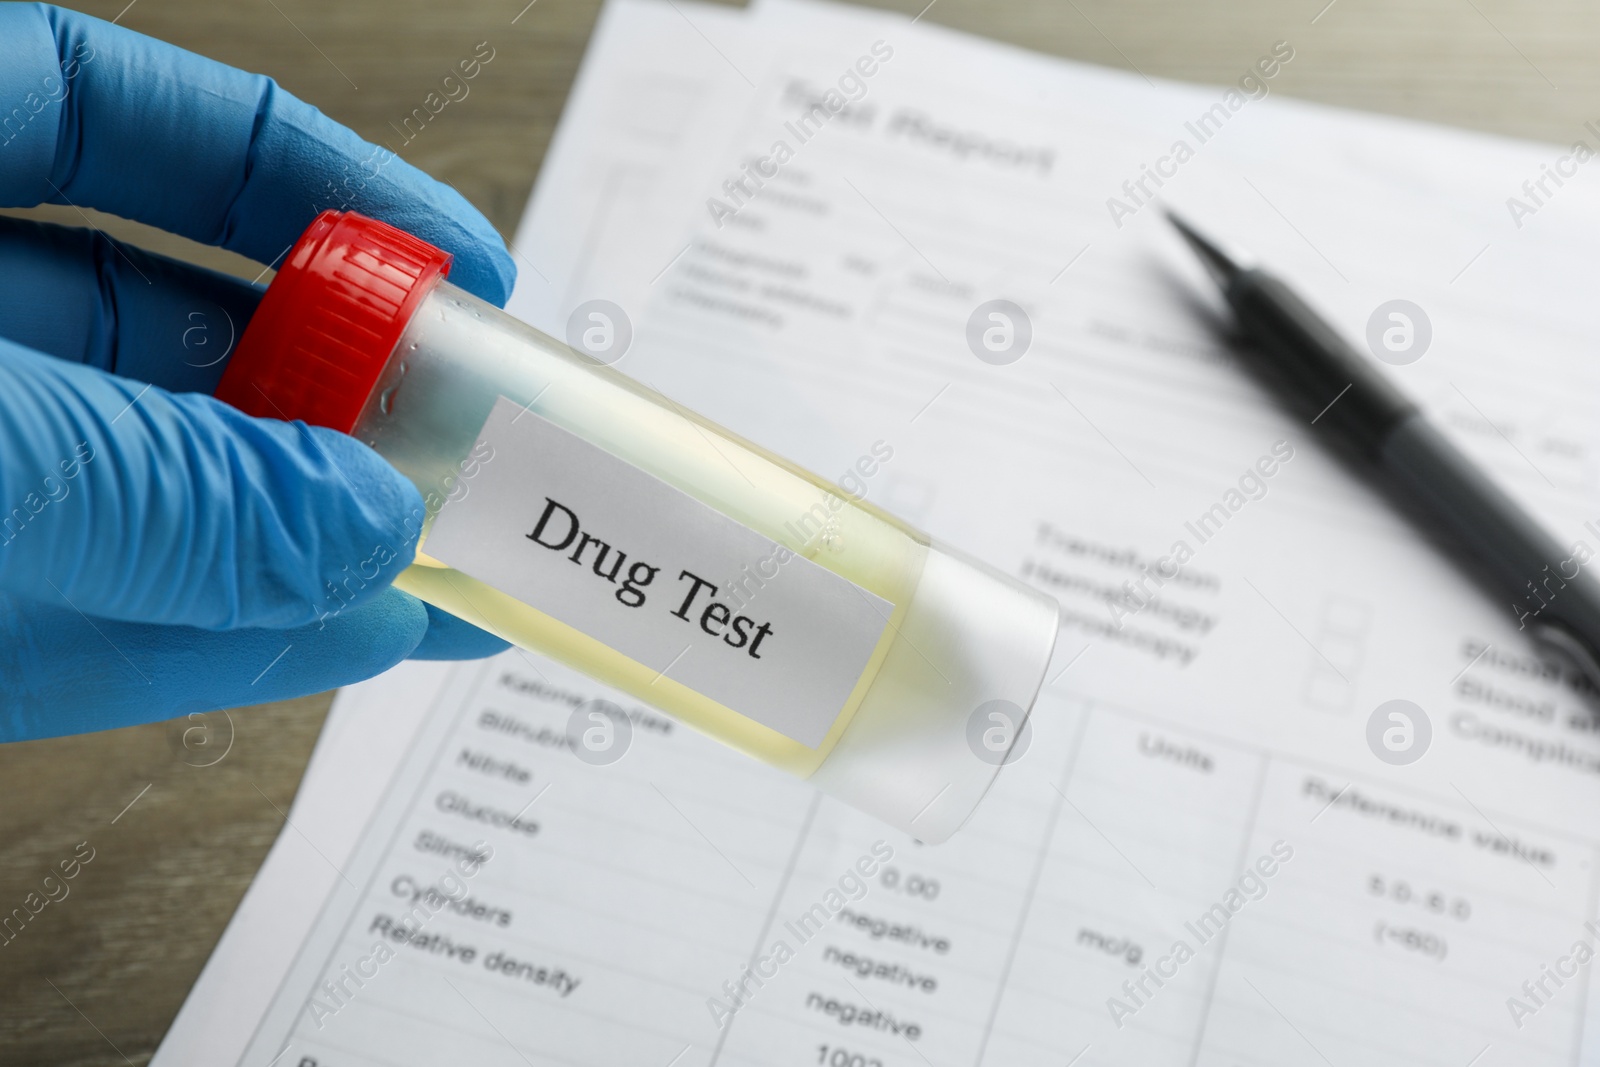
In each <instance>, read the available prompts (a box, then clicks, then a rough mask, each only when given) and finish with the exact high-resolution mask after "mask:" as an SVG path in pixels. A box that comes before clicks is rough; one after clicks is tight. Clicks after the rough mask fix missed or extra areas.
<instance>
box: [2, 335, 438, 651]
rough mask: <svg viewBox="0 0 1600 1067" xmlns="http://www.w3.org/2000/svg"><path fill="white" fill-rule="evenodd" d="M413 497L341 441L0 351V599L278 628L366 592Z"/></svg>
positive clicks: (407, 538) (414, 515)
mask: <svg viewBox="0 0 1600 1067" xmlns="http://www.w3.org/2000/svg"><path fill="white" fill-rule="evenodd" d="M422 518H423V505H422V498H421V495H420V494H419V493H418V492H417V490H416V488H415V487H413V486H412V484H411V483H410V482H409V481H407V480H406V479H405V478H404V477H403V476H402V475H401V474H400V473H399V472H398V471H396V470H395V469H394V468H393V467H391V466H390V465H389V464H388V463H385V462H384V461H383V460H382V459H381V458H380V457H379V456H378V454H377V453H375V452H373V451H372V450H371V449H369V448H367V447H366V446H365V445H363V444H361V443H360V442H358V441H356V440H355V439H354V438H351V437H347V436H345V435H344V434H341V433H336V432H334V431H332V430H327V429H323V428H321V427H307V426H306V425H304V424H303V423H286V422H278V421H276V420H272V419H256V418H251V417H250V416H247V415H244V414H242V413H240V412H239V411H237V410H235V409H234V408H231V407H229V406H228V405H226V404H223V403H222V402H220V401H218V400H214V399H213V398H211V397H209V396H203V395H200V394H196V393H180V394H173V393H168V392H166V391H165V390H163V389H160V388H159V387H156V386H150V385H140V384H139V383H137V382H134V381H130V380H128V379H126V378H119V377H116V376H114V375H110V374H106V373H105V372H103V371H100V370H97V369H95V368H93V367H85V366H82V365H80V364H76V363H68V362H65V361H63V360H59V359H51V358H49V357H47V356H43V355H40V354H39V353H36V352H29V351H27V350H25V349H21V348H18V347H17V346H15V345H13V344H11V343H10V342H7V341H3V340H0V588H3V589H5V590H7V591H9V592H11V593H13V594H16V595H19V596H22V597H25V598H27V599H30V600H35V601H39V602H43V603H49V604H58V605H63V606H70V607H73V608H75V609H76V610H79V611H82V612H84V613H85V614H86V615H91V616H98V617H105V618H112V619H121V620H124V621H129V622H151V623H164V624H169V625H183V626H199V627H203V628H205V629H214V630H222V629H235V628H238V627H245V626H264V627H277V628H286V627H291V626H302V625H305V624H307V623H310V622H315V621H316V620H317V619H319V618H322V617H325V616H328V615H337V614H340V613H342V612H343V611H345V610H348V609H349V608H351V607H354V606H356V605H358V604H360V603H362V602H364V601H365V600H368V599H370V598H371V597H372V596H374V595H376V594H377V592H378V591H379V590H380V589H381V588H382V587H383V586H386V585H388V584H389V582H390V581H391V580H392V579H393V577H394V575H395V574H397V573H398V572H399V571H400V570H401V569H402V568H403V567H405V566H406V565H407V564H408V563H409V562H410V561H411V558H412V556H413V555H414V554H415V550H416V534H417V530H418V529H419V527H420V525H421V521H422Z"/></svg>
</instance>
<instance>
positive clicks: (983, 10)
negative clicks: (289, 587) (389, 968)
mask: <svg viewBox="0 0 1600 1067" xmlns="http://www.w3.org/2000/svg"><path fill="white" fill-rule="evenodd" d="M925 2H926V0H913V2H911V3H893V4H888V5H885V6H890V7H894V8H897V9H899V10H902V11H905V12H908V13H912V14H915V13H916V12H917V11H919V10H921V9H922V8H923V4H924V3H925ZM524 5H526V6H524ZM72 6H76V7H79V8H81V9H82V10H84V11H86V12H88V13H90V14H93V15H96V16H98V17H101V18H105V19H117V20H118V21H119V23H120V24H121V25H124V26H127V27H130V28H132V29H134V30H138V31H140V32H142V33H146V34H149V35H151V36H154V37H159V38H162V39H165V40H167V41H171V42H173V43H175V44H178V45H181V46H183V47H185V48H189V49H192V50H194V51H197V52H201V53H203V54H205V55H208V56H210V57H212V58H214V59H218V60H221V61H222V62H225V63H230V64H233V65H235V66H238V67H243V68H246V69H248V70H252V71H258V72H261V73H265V74H268V75H271V76H272V77H274V78H276V79H277V80H278V82H279V83H280V84H281V85H283V86H284V87H285V88H286V89H288V90H289V91H291V92H293V93H295V94H297V95H298V96H300V97H301V98H303V99H305V100H308V101H310V102H311V103H313V104H315V105H316V106H317V107H319V108H321V109H322V110H323V111H324V112H326V113H327V114H328V115H330V116H332V117H333V118H335V119H337V120H338V121H340V122H343V123H345V124H347V125H349V126H351V127H352V128H354V129H355V130H356V131H357V132H358V133H360V134H362V135H363V136H364V137H367V138H368V139H371V140H380V141H381V140H386V139H387V140H394V139H395V138H393V136H392V131H391V129H390V125H389V124H390V123H391V122H396V121H398V120H399V119H400V117H401V116H404V115H405V114H407V113H408V112H409V111H410V110H411V108H412V107H414V106H415V104H416V102H417V101H418V100H419V99H420V98H421V97H422V96H423V95H425V94H426V93H427V92H428V91H429V90H430V89H431V88H433V86H434V85H435V84H436V82H437V80H438V78H439V77H440V76H442V75H443V73H444V72H445V71H446V70H447V69H448V68H449V67H450V66H451V65H452V64H453V63H454V62H455V61H456V60H457V59H458V58H459V57H460V56H462V55H464V54H467V53H468V52H470V50H471V49H472V47H473V46H474V45H476V44H477V43H478V42H480V41H487V42H489V43H490V44H491V45H492V47H493V48H494V49H495V53H496V54H495V61H494V64H493V66H492V67H488V68H486V69H485V71H484V74H483V76H482V77H480V78H479V79H477V80H476V81H475V82H474V83H473V87H472V92H471V95H470V97H469V98H467V99H466V100H464V101H462V102H460V103H458V104H457V105H456V106H454V107H452V108H451V111H450V120H449V121H448V122H442V123H438V124H437V125H435V126H430V127H429V128H428V129H427V131H426V133H425V135H423V136H419V137H417V138H416V139H415V140H414V141H412V142H411V143H410V144H409V145H407V146H406V148H405V149H404V150H403V151H402V153H401V154H402V155H403V156H404V157H405V158H406V159H407V160H409V161H410V162H411V163H414V164H415V165H417V166H419V167H421V168H422V169H423V170H426V171H428V172H430V173H432V174H434V175H435V176H437V177H439V178H442V179H444V180H445V181H448V182H450V183H451V184H453V185H454V186H455V187H456V188H457V189H459V190H460V191H461V192H462V193H463V194H464V195H465V196H466V197H467V198H468V199H469V200H471V201H472V202H473V203H474V204H476V205H477V206H478V207H479V208H480V209H481V210H482V211H483V212H484V213H485V214H486V215H487V216H488V217H489V219H490V221H492V222H493V223H494V224H495V226H496V227H497V228H498V229H499V230H500V232H501V233H502V234H504V235H506V236H509V235H510V234H511V232H512V231H513V230H514V229H515V227H516V224H517V219H518V216H519V215H520V213H521V211H522V208H523V205H524V203H525V202H526V200H527V198H528V194H529V191H530V190H531V189H532V187H533V183H534V180H535V178H536V177H537V175H538V173H539V165H540V161H541V159H542V158H543V155H544V152H545V149H546V147H547V145H548V144H549V141H550V138H551V134H552V132H553V131H554V129H555V125H556V123H557V121H558V119H559V117H560V113H561V108H562V104H563V102H564V100H565V99H566V95H567V92H568V89H569V87H570V86H571V84H572V80H573V77H574V75H575V73H576V71H577V67H578V64H579V61H580V60H581V58H582V55H583V50H584V46H585V43H586V41H587V39H588V36H589V33H590V31H591V29H592V27H593V25H594V22H595V18H596V16H597V14H598V12H599V6H600V5H599V3H598V2H596V0H534V2H533V3H531V4H528V3H527V0H451V2H450V3H448V4H446V3H427V2H424V0H389V2H386V3H377V2H362V0H240V2H237V3H229V4H216V3H202V2H197V0H134V2H133V3H131V4H129V3H127V2H126V0H111V2H106V3H98V2H94V3H85V4H80V5H72ZM924 17H925V18H927V19H929V20H931V21H934V22H939V23H943V24H945V25H948V26H951V27H954V28H956V29H960V30H963V31H966V32H970V33H974V34H980V35H983V36H987V37H991V38H995V39H998V40H1001V41H1005V42H1009V43H1012V44H1016V45H1019V46H1022V47H1025V48H1030V49H1035V50H1039V51H1043V52H1047V53H1052V54H1055V55H1059V56H1064V57H1068V58H1072V59H1077V60H1082V61H1085V62H1089V63H1096V64H1102V65H1105V66H1110V67H1118V68H1122V69H1133V70H1137V71H1139V72H1141V73H1143V74H1144V75H1145V76H1147V77H1152V78H1154V77H1165V78H1175V79H1182V80H1187V81H1195V82H1215V83H1222V82H1230V81H1232V80H1233V79H1234V78H1235V77H1236V76H1237V72H1238V71H1239V70H1240V69H1242V68H1244V67H1245V66H1247V65H1248V64H1249V63H1251V62H1252V61H1254V59H1255V58H1256V55H1257V53H1258V52H1259V42H1261V41H1264V40H1273V39H1275V38H1279V37H1289V38H1292V39H1293V41H1294V43H1295V49H1296V58H1295V62H1294V64H1293V65H1292V66H1290V67H1287V68H1285V69H1284V72H1283V74H1282V75H1281V76H1280V77H1279V78H1278V79H1277V80H1276V81H1275V82H1274V90H1275V91H1276V92H1278V93H1281V94H1285V95H1290V96H1296V97H1300V98H1302V99H1306V100H1313V101H1318V102H1321V103H1326V104H1331V105H1338V106H1343V107H1352V108H1360V109H1364V110H1368V111H1378V112H1388V113H1392V114H1397V115H1404V116H1408V117H1411V118H1417V119H1425V120H1431V121H1436V122H1443V123H1449V124H1452V125H1457V126H1463V127H1471V128H1474V129H1478V130H1484V131H1488V132H1492V133H1499V134H1505V135H1510V136H1516V137H1526V138H1533V139H1540V140H1546V141H1551V142H1561V143H1569V142H1571V141H1572V140H1573V139H1574V138H1576V137H1577V136H1579V134H1580V132H1581V128H1582V126H1583V123H1584V122H1585V121H1588V120H1596V119H1600V93H1597V87H1600V64H1596V63H1595V56H1596V55H1597V54H1600V6H1597V5H1594V4H1591V3H1584V2H1580V0H1536V2H1534V0H1520V2H1511V0H1409V2H1407V3H1406V4H1403V5H1397V4H1393V3H1388V2H1385V0H1333V2H1332V3H1328V2H1327V0H1182V2H1173V0H936V2H935V3H934V4H932V5H931V7H930V8H929V9H928V10H927V13H926V15H925V16H924ZM20 214H26V215H30V216H33V217H39V218H49V219H52V220H54V221H58V222H63V223H66V224H70V225H79V224H81V222H82V219H81V218H80V217H79V216H78V215H77V213H76V212H74V211H72V209H70V208H67V209H61V210H57V209H40V210H37V211H31V212H22V213H20ZM94 222H95V224H96V225H99V226H102V227H103V228H104V229H106V230H107V231H108V232H111V233H113V234H115V235H117V236H121V237H124V238H125V239H129V240H132V241H133V242H135V243H138V244H142V245H144V246H146V247H149V248H152V249H154V250H157V251H162V252H166V253H169V254H176V255H180V256H184V257H187V258H191V259H194V260H196V261H199V262H203V263H206V264H207V265H210V266H213V267H218V268H220V269H223V270H228V271H231V272H233V273H236V274H240V275H242V276H243V277H246V278H255V277H257V276H258V275H259V274H260V272H261V266H260V265H259V264H251V263H249V262H248V261H245V260H243V259H241V258H239V257H236V256H230V255H227V254H225V253H219V252H216V251H215V250H211V249H203V248H199V247H197V246H193V245H190V244H188V243H186V242H182V241H179V240H177V239H174V238H171V237H168V236H166V235H163V234H159V233H157V232H155V231H151V230H148V229H146V228H143V227H139V226H135V225H132V224H128V223H125V222H123V221H121V220H116V219H107V218H102V217H98V216H97V217H95V218H94ZM330 699H331V695H329V694H325V695H323V696H319V697H312V698H307V699H304V700H298V701H291V702H286V703H281V704H272V705H264V706H261V707H257V708H251V709H248V710H242V711H235V712H232V713H228V714H224V713H220V712H219V713H215V714H212V715H208V716H205V717H204V718H196V719H191V720H178V721H176V722H173V723H166V724H155V725H151V726H146V727H141V728H136V729H130V730H123V731H117V732H114V733H106V734H98V735H92V736H87V737H76V738H63V739H59V740H52V741H41V742H33V743H29V744H23V745H11V746H5V747H0V782H3V783H4V785H3V789H4V801H3V803H0V842H3V844H0V907H3V908H5V909H9V907H11V906H12V905H13V904H14V903H15V902H18V901H20V900H21V899H22V898H23V897H24V896H25V895H26V893H27V892H28V891H29V890H31V889H33V888H34V887H35V885H36V883H37V876H38V874H39V872H41V871H43V870H44V869H45V868H46V867H47V866H48V865H50V864H51V863H52V862H54V860H55V859H56V858H57V857H59V856H62V855H66V854H69V853H70V852H71V849H72V847H73V845H74V844H76V843H77V842H79V841H81V840H83V839H84V838H85V837H87V836H90V834H89V833H88V831H89V829H90V828H94V829H95V833H94V834H93V839H94V846H95V848H96V850H97V855H96V857H95V860H94V863H93V865H92V866H91V867H89V868H88V869H87V870H86V872H85V875H86V876H85V877H82V878H80V879H78V880H76V881H75V882H74V883H73V888H72V897H73V898H74V903H73V905H72V906H71V907H68V908H61V909H50V910H49V911H48V912H47V913H45V914H42V915H41V916H40V918H39V920H38V922H39V924H40V925H41V927H43V929H42V930H41V931H40V935H33V936H29V937H27V938H21V939H18V941H17V942H16V943H15V944H14V945H6V946H5V947H4V950H3V953H0V1004H4V1006H5V1007H4V1011H3V1012H0V1064H72V1065H85V1067H87V1065H96V1067H98V1065H115V1064H124V1063H126V1064H143V1063H144V1062H146V1060H147V1059H148V1058H149V1056H150V1055H151V1053H152V1052H153V1051H154V1049H155V1047H156V1045H157V1043H158V1042H159V1041H160V1039H161V1036H162V1034H163V1033H164V1032H165V1030H166V1028H167V1026H168V1025H169V1024H170V1022H171V1020H172V1017H173V1015H174V1014H175V1013H176V1012H177V1010H178V1007H179V1005H180V1004H181V1003H182V1001H183V998H184V996H185V994H186V993H187V992H188V989H189V987H190V985H191V984H192V983H193V982H194V980H195V979H196V977H198V975H199V973H200V969H201V967H202V966H203V965H204V963H205V961H206V958H207V956H208V955H209V953H210V952H211V949H212V946H213V945H214V944H215V942H216V940H217V938H218V937H219V936H220V935H221V933H222V929H223V927H224V926H225V925H226V923H227V921H228V918H229V916H230V915H231V914H232V912H233V909H234V907H235V905H236V904H237V903H238V901H239V898H240V897H241V896H242V895H243V893H244V890H245V888H246V886H247V885H248V884H249V882H250V879H251V877H252V876H253V874H254V873H255V871H256V868H257V867H258V866H259V865H260V863H261V861H262V859H263V857H264V856H265V855H266V852H267V849H268V848H269V847H270V846H271V844H272V841H273V840H274V838H275V837H276V836H277V835H278V834H279V832H280V831H282V832H287V833H295V832H297V831H296V830H294V829H292V828H289V829H286V828H285V826H284V812H286V811H287V810H288V809H289V805H290V803H291V802H292V800H293V798H294V793H295V789H296V787H297V785H298V783H299V780H300V775H301V772H302V770H303V769H304V766H305V762H306V760H307V758H308V757H309V755H310V753H311V749H312V746H313V745H314V744H315V741H316V737H317V732H318V730H319V729H320V727H321V724H322V721H323V717H324V716H325V714H326V712H327V708H328V704H329V701H330ZM130 802H131V806H129V805H130ZM119 813H120V814H119ZM113 816H115V817H116V819H117V821H116V829H115V832H114V833H113V832H101V830H102V828H104V827H105V826H106V822H107V820H108V819H111V818H112V817H113ZM41 935H42V936H41ZM91 1020H92V1022H91Z"/></svg>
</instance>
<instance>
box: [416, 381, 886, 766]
mask: <svg viewBox="0 0 1600 1067" xmlns="http://www.w3.org/2000/svg"><path fill="white" fill-rule="evenodd" d="M488 449H493V452H492V455H493V456H494V462H492V463H485V464H483V465H482V466H480V467H479V468H478V471H477V473H476V474H475V475H474V477H473V479H472V481H471V483H470V485H469V486H468V487H467V492H466V493H465V495H463V496H460V497H458V498H455V499H452V500H450V501H448V502H447V503H446V504H445V505H444V507H443V509H441V510H440V512H439V516H438V518H437V519H436V520H435V521H434V524H433V529H432V531H431V532H430V533H429V535H428V540H427V545H426V551H427V552H428V554H429V555H431V556H433V557H434V558H435V559H437V560H439V561H441V562H442V563H445V564H448V565H449V566H451V567H454V568H456V569H457V570H459V571H461V572H462V573H463V574H467V575H470V576H471V577H473V578H476V579H478V580H479V581H481V582H484V583H485V584H487V585H491V586H494V587H495V588H496V589H499V590H501V591H502V592H504V593H506V594H508V595H510V596H513V597H515V598H516V599H518V600H520V601H522V602H523V603H524V604H527V605H529V606H531V607H534V608H537V609H538V610H539V611H542V612H544V613H545V614H547V615H550V616H552V617H553V618H556V619H559V620H560V621H562V622H564V623H566V624H567V625H569V626H572V627H573V628H575V629H577V630H581V631H582V632H583V633H586V634H588V635H589V636H591V637H593V638H595V639H597V640H599V641H602V642H604V643H605V644H607V645H610V646H611V647H612V648H614V649H616V650H617V651H618V652H621V653H622V654H623V655H625V656H628V657H629V658H630V659H634V660H637V661H638V662H639V663H642V664H644V666H646V667H648V668H650V669H651V670H653V671H659V672H661V674H662V675H663V676H665V677H667V678H671V679H672V680H673V681H676V682H680V683H682V684H683V685H685V686H688V687H689V688H690V689H694V690H696V691H698V692H700V693H702V694H704V695H705V696H707V697H709V698H710V699H712V700H714V701H716V702H717V703H719V704H722V705H724V706H726V707H728V708H731V709H732V710H734V711H736V712H738V713H739V714H741V715H744V716H746V717H747V718H750V719H754V720H755V721H756V722H759V723H761V724H762V725H764V726H769V727H771V728H772V729H774V730H776V731H778V732H779V733H781V734H783V735H784V736H785V737H788V738H792V739H793V740H795V741H798V742H800V743H801V744H802V745H805V746H807V747H808V748H816V747H817V746H818V745H819V744H821V743H822V740H823V738H825V737H826V736H827V734H828V730H829V728H830V727H832V726H833V723H834V720H835V719H837V718H838V717H839V713H840V712H841V711H842V710H843V709H844V704H845V701H846V700H847V699H848V698H849V696H850V692H851V690H853V689H854V688H855V685H856V682H857V680H859V679H860V677H861V674H862V672H863V671H864V670H866V666H867V661H868V660H869V659H870V658H871V656H872V652H873V649H875V648H876V647H877V645H878V640H879V638H880V637H881V636H882V634H883V629H884V626H886V625H887V624H888V620H889V616H890V614H891V612H892V611H893V610H894V605H893V604H891V603H890V602H889V601H887V600H885V599H883V598H882V597H880V596H876V595H874V594H873V593H869V592H867V591H866V590H865V589H863V588H861V587H860V586H858V585H856V584H855V583H854V582H852V581H850V580H849V579H847V578H843V577H840V576H839V575H837V574H835V573H833V572H832V571H830V570H828V569H827V568H825V567H822V566H820V565H818V564H816V563H813V562H812V561H810V560H809V559H806V558H805V557H803V556H798V555H795V554H793V553H792V552H790V551H789V550H788V549H787V548H784V547H782V546H780V545H779V544H777V542H775V541H772V540H770V539H768V538H766V537H763V536H762V535H761V534H759V533H757V532H756V531H754V530H752V529H750V528H749V527H748V526H745V525H744V524H742V523H740V522H738V521H736V520H734V519H731V518H729V517H728V516H726V515H724V514H722V513H721V512H719V511H717V510H716V509H714V508H712V507H709V506H708V505H706V504H703V503H701V502H700V501H699V500H696V499H695V498H694V497H692V496H690V495H689V494H687V493H685V492H683V491H682V490H681V489H677V488H675V487H673V486H671V485H668V484H667V483H666V482H664V481H662V480H661V479H660V478H657V477H656V476H655V475H653V474H650V473H648V472H646V471H643V470H640V469H639V468H638V467H635V466H634V465H633V464H631V463H628V462H627V461H626V460H622V459H619V458H618V457H616V456H614V455H612V454H611V453H610V452H607V451H606V450H605V449H603V448H600V447H598V446H597V445H594V444H591V443H590V442H588V441H585V440H584V439H583V438H581V437H578V436H577V435H576V434H573V433H572V432H570V431H568V430H565V429H562V428H561V427H560V426H557V425H556V424H555V423H553V422H551V421H549V420H548V419H545V418H543V417H541V416H539V415H536V414H534V413H533V412H531V411H528V410H525V409H524V408H523V407H522V406H521V405H519V404H516V403H513V402H512V401H510V400H507V399H506V398H505V397H501V398H500V399H499V400H498V401H496V402H495V405H494V409H493V410H492V411H491V412H490V413H489V418H488V420H487V421H486V422H485V423H484V424H483V429H482V430H481V431H480V432H479V434H478V448H477V450H476V451H475V453H474V454H477V455H487V454H491V453H489V452H488ZM736 458H737V457H730V456H728V455H726V454H723V455H719V454H717V453H716V452H715V451H714V446H713V445H712V444H711V443H710V441H709V440H708V441H707V442H706V450H705V453H704V454H702V455H696V456H693V457H685V458H684V462H685V463H707V464H709V463H730V462H734V461H735V459H736ZM752 473H754V472H753V471H752ZM823 507H826V504H823ZM802 518H803V516H802V515H800V514H796V515H794V516H793V521H794V523H795V524H796V525H797V526H800V525H801V520H802ZM811 521H812V522H815V519H814V518H812V519H811Z"/></svg>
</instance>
